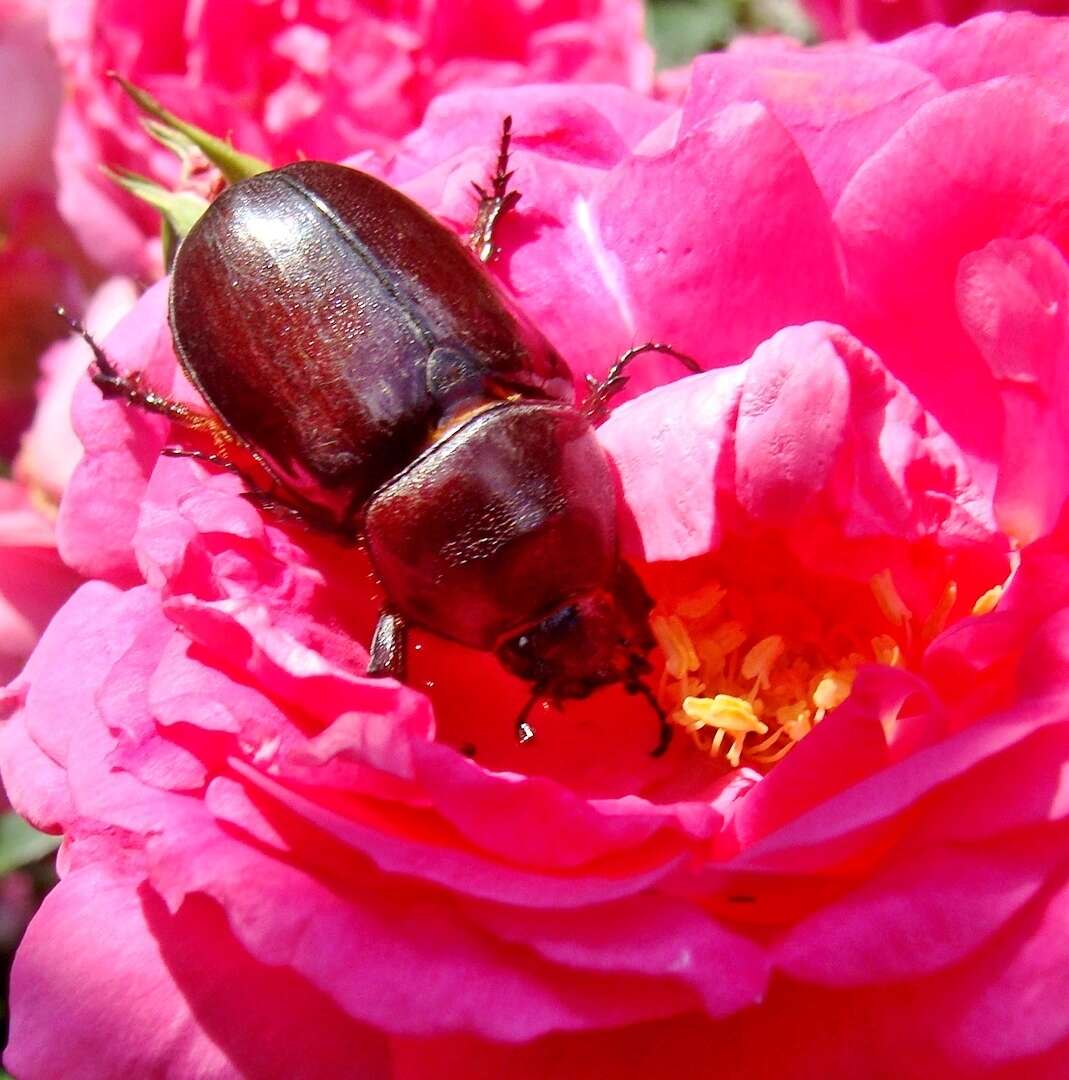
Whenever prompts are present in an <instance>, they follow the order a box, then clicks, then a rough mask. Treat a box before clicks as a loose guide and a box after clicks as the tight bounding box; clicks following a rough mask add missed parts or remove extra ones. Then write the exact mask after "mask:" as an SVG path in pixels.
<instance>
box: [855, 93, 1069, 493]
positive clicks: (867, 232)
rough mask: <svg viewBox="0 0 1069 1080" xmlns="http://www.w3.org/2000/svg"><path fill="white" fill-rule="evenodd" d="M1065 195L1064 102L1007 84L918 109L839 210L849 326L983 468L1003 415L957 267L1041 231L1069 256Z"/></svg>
mask: <svg viewBox="0 0 1069 1080" xmlns="http://www.w3.org/2000/svg"><path fill="white" fill-rule="evenodd" d="M962 131H968V132H969V138H968V140H966V141H965V142H962V141H961V139H960V137H959V136H960V133H961V132H962ZM1067 191H1069V119H1067V117H1066V112H1065V107H1064V103H1063V102H1062V101H1061V100H1060V99H1058V98H1054V97H1051V96H1049V94H1048V92H1047V91H1046V90H1044V89H1042V88H1040V86H1039V85H1038V84H1037V83H1036V82H1033V81H1030V80H1027V79H1022V80H1001V81H995V82H990V83H984V84H982V85H979V86H973V87H969V88H968V89H964V90H959V91H956V92H953V93H950V94H947V95H945V96H944V97H942V98H940V99H939V100H938V101H935V102H932V103H930V104H928V105H926V106H924V107H922V108H921V109H920V110H918V111H917V112H916V113H915V114H914V115H913V117H912V118H911V119H910V120H909V121H908V122H907V123H906V125H905V126H904V127H903V128H902V129H901V131H899V132H898V133H897V134H896V135H895V136H893V137H892V138H891V139H890V140H889V141H888V142H887V143H886V144H885V145H884V146H883V147H882V148H881V149H880V150H878V151H877V152H876V153H875V154H873V156H872V157H870V158H869V159H868V161H867V162H865V164H864V165H863V166H862V167H861V168H860V169H859V170H858V172H857V173H856V175H855V176H854V178H853V180H852V181H851V182H850V184H849V185H848V186H847V188H846V190H845V191H844V192H843V196H842V198H841V199H840V201H839V205H838V207H837V208H836V211H835V219H836V223H837V224H838V226H839V229H840V232H841V234H842V237H843V244H844V250H845V253H846V258H847V263H848V267H849V272H850V277H851V284H852V289H853V292H854V301H855V304H856V306H857V315H855V317H854V318H853V319H852V320H851V328H852V329H853V330H854V332H855V333H857V334H859V335H860V336H861V337H862V338H863V340H865V341H866V342H867V343H868V344H869V345H871V346H872V347H873V348H874V349H875V350H876V351H877V352H878V353H879V354H880V356H881V357H882V358H883V360H884V361H885V362H886V364H887V365H888V367H889V368H890V369H891V371H892V372H893V373H894V374H895V375H896V376H897V377H898V378H899V379H901V380H902V381H903V382H904V383H905V384H906V385H907V386H909V387H910V389H911V390H912V391H913V393H914V394H916V396H917V397H918V398H919V400H920V401H921V403H922V404H923V405H924V407H925V408H927V409H928V410H930V411H931V412H932V413H933V414H934V415H935V417H936V418H937V419H938V420H939V422H940V423H941V424H942V426H943V427H944V428H945V429H946V430H947V432H948V433H949V434H950V435H951V436H952V437H953V438H954V439H955V440H956V441H957V442H958V443H959V444H960V445H961V446H962V447H963V448H964V449H965V450H966V451H969V452H972V453H973V454H976V455H977V456H978V457H980V458H982V459H983V460H984V461H987V462H991V461H993V460H994V459H995V457H996V456H997V447H998V437H999V432H1000V430H1001V425H1000V419H1001V408H1000V403H999V400H998V395H997V391H996V388H995V385H994V382H993V380H992V379H991V378H990V376H989V374H988V372H987V368H986V365H985V364H984V363H983V361H982V360H981V358H980V357H979V355H978V354H977V351H976V349H975V347H974V346H973V345H972V343H971V342H969V341H968V340H967V338H966V337H965V334H964V332H963V330H962V328H961V326H960V324H959V323H958V320H957V315H956V311H955V306H954V286H955V275H956V273H957V269H958V264H959V262H960V261H961V259H962V258H963V257H964V256H965V255H967V254H969V253H970V252H973V251H977V250H979V249H981V248H982V247H984V245H985V244H987V243H988V242H989V241H990V240H992V239H995V238H997V237H1000V236H1022V235H1029V234H1031V233H1037V234H1040V235H1043V236H1046V237H1047V238H1048V239H1049V240H1051V241H1052V242H1053V243H1055V244H1057V245H1060V246H1061V247H1063V248H1064V247H1065V246H1066V244H1069V197H1067V195H1066V192H1067ZM982 479H983V481H984V482H985V483H988V482H990V481H989V479H988V478H987V477H983V478H982Z"/></svg>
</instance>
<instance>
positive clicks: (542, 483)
mask: <svg viewBox="0 0 1069 1080" xmlns="http://www.w3.org/2000/svg"><path fill="white" fill-rule="evenodd" d="M510 137H511V136H510V121H509V120H508V119H506V121H505V123H504V125H503V129H502V136H501V144H500V149H499V153H498V158H497V165H496V170H495V173H494V176H493V181H492V185H491V187H490V189H489V190H488V191H487V190H483V189H482V188H481V187H477V190H478V192H479V196H480V202H479V211H478V214H477V217H476V222H475V227H474V228H473V230H472V234H471V237H470V238H469V242H468V244H467V245H465V244H464V243H463V242H462V241H461V239H460V238H459V237H457V236H456V235H455V234H454V233H453V232H452V231H451V230H449V229H448V228H446V227H445V226H444V225H442V224H441V223H440V222H438V221H437V220H436V219H435V218H434V217H433V216H432V215H430V214H429V213H427V212H426V211H425V210H423V209H422V208H421V207H419V206H418V205H417V204H415V203H414V202H412V201H411V200H410V199H408V198H407V197H406V196H404V195H402V194H401V193H400V192H398V191H396V190H395V189H393V188H391V187H389V186H388V185H387V184H385V183H384V182H382V181H381V180H378V179H376V178H375V177H372V176H370V175H367V174H365V173H362V172H359V171H357V170H355V169H351V168H348V167H346V166H342V165H336V164H331V163H327V162H318V161H300V162H296V163H293V164H290V165H286V166H284V167H282V168H280V169H277V170H274V171H271V172H264V173H260V174H258V175H256V176H252V177H249V178H248V179H244V180H241V181H239V182H237V183H235V184H233V185H232V186H230V187H228V188H226V189H224V190H223V191H222V192H221V193H220V194H219V195H218V196H217V198H216V199H215V200H214V201H213V202H212V204H211V205H210V206H209V207H208V209H207V210H206V211H205V213H204V214H203V216H202V217H201V218H200V219H199V220H198V221H197V223H196V224H195V225H194V226H193V228H192V229H191V230H190V232H189V233H188V235H187V236H186V237H185V239H184V240H183V241H182V243H181V246H180V247H179V249H178V252H177V255H176V257H175V260H174V264H173V267H172V277H171V287H170V325H171V331H172V335H173V338H174V345H175V351H176V353H177V356H178V359H179V361H180V363H181V365H182V368H183V370H184V371H185V373H186V375H187V376H188V377H189V379H190V381H191V382H192V383H193V385H194V386H195V387H196V388H197V390H198V391H199V392H200V394H201V396H202V397H203V398H204V401H205V402H206V403H207V405H208V407H209V408H210V410H211V415H210V416H205V415H203V414H199V413H196V412H193V411H192V410H190V409H188V408H187V407H186V406H184V405H181V404H179V403H177V402H172V401H168V400H167V399H165V398H163V397H161V396H159V395H157V394H155V393H154V392H152V391H150V390H146V389H145V388H144V387H143V386H142V384H141V382H140V379H139V378H138V376H136V375H125V374H122V373H120V372H119V371H118V370H117V369H116V367H115V366H114V365H113V364H112V363H111V362H110V361H109V360H108V359H107V357H106V356H105V355H104V354H103V352H102V351H101V350H100V349H99V348H98V347H97V346H96V345H95V343H93V342H92V341H90V345H91V346H92V347H93V349H94V355H95V361H94V366H93V369H92V378H93V381H94V382H95V383H96V385H97V386H98V387H99V388H100V389H101V391H102V392H103V393H104V394H105V395H106V396H112V397H121V398H124V399H126V400H127V401H128V402H130V403H131V404H134V405H138V406H140V407H142V408H147V409H150V410H152V411H155V412H160V413H164V414H165V415H167V416H169V417H170V418H171V419H172V420H175V421H177V422H178V423H179V424H183V425H185V426H186V427H187V428H194V429H197V428H199V429H204V430H206V431H207V433H208V434H209V436H210V437H211V438H212V439H213V441H214V443H215V446H216V450H217V452H216V453H213V454H208V453H204V452H201V451H196V450H189V449H182V448H169V449H168V450H167V451H165V452H169V453H172V454H175V455H183V456H190V457H199V458H202V459H204V460H207V461H209V462H212V463H215V464H218V465H221V466H223V467H224V468H229V469H232V470H233V471H235V472H238V473H239V474H240V475H242V477H243V478H244V480H245V483H246V486H247V487H248V488H249V490H248V491H247V492H246V497H248V498H250V499H251V500H252V501H254V502H255V503H257V504H258V505H260V506H261V507H263V508H265V509H266V510H270V511H273V512H275V513H278V514H280V515H282V516H287V515H288V516H293V517H297V518H301V519H302V520H304V521H306V522H308V523H310V524H312V525H313V526H316V527H320V528H323V529H326V530H328V531H331V532H334V533H335V534H337V535H341V536H344V537H348V538H350V539H353V540H356V541H358V542H360V543H362V544H363V545H364V547H365V548H366V550H367V552H368V555H369V557H370V560H371V564H372V567H373V569H374V571H375V573H376V575H377V576H378V579H379V581H380V583H381V585H382V589H383V592H384V594H385V597H386V607H385V609H384V610H383V612H382V614H381V616H380V618H379V620H378V623H377V625H376V628H375V632H374V634H373V637H372V642H371V648H370V661H369V666H368V672H369V674H372V675H391V676H395V677H397V678H403V676H404V660H405V637H406V628H407V626H408V625H409V624H415V625H418V626H421V627H423V628H425V629H427V630H430V631H432V632H433V633H435V634H438V635H440V636H441V637H444V638H448V639H451V640H453V641H457V642H460V643H461V644H464V645H468V646H472V647H474V648H476V649H482V650H489V651H492V652H494V653H495V654H496V656H497V657H498V658H499V660H500V661H501V663H502V664H503V665H504V667H505V668H506V669H507V670H508V671H510V672H512V673H513V674H515V675H517V676H519V677H520V678H522V679H525V680H527V681H528V682H529V683H530V684H531V686H532V693H531V697H530V699H529V701H528V704H527V706H526V707H525V708H524V710H523V712H522V713H521V715H520V717H519V719H518V720H517V722H516V725H517V734H518V736H519V738H520V740H521V742H523V741H527V740H528V739H530V738H531V737H533V735H534V729H533V728H532V727H531V725H530V724H529V723H528V722H527V714H528V712H529V710H530V707H531V706H532V705H533V704H534V703H535V702H536V701H537V700H539V699H540V698H541V697H543V696H548V697H549V698H551V699H552V700H554V701H556V702H558V703H559V702H561V701H563V700H565V699H570V698H583V697H586V696H587V695H589V694H590V693H592V692H593V691H594V690H596V689H597V688H599V687H601V686H604V685H606V684H609V683H614V682H620V683H622V684H623V685H624V686H625V687H626V689H627V690H629V691H630V692H632V693H638V694H641V695H643V696H644V697H645V698H646V699H647V701H649V703H650V704H651V706H652V707H653V708H654V710H655V711H656V712H657V715H658V718H659V720H660V724H661V735H660V739H659V742H658V744H657V746H656V748H655V750H654V753H662V752H663V751H664V749H665V748H666V746H667V744H668V739H669V736H670V731H671V729H670V727H669V726H668V724H667V720H666V718H665V716H664V713H663V711H662V710H661V709H660V707H659V705H658V704H657V701H656V698H655V696H654V694H653V693H652V691H651V690H650V688H649V687H648V686H647V685H646V684H645V683H644V682H643V681H642V676H643V675H644V674H646V673H647V672H648V670H649V662H648V660H647V654H648V653H649V651H650V650H651V649H652V647H653V639H652V636H651V633H650V629H649V624H648V618H649V614H650V611H651V608H652V604H651V601H650V598H649V596H648V595H647V593H646V591H645V589H644V588H643V586H642V584H641V582H640V581H639V579H638V577H637V575H636V574H635V572H634V571H633V570H632V569H631V568H630V567H629V566H628V565H627V563H626V562H624V561H623V560H622V559H621V557H620V555H619V551H618V538H617V520H616V519H617V505H616V492H615V486H614V482H613V476H612V472H611V467H610V464H609V461H608V458H607V456H606V454H605V452H604V450H602V448H601V446H600V445H599V443H598V441H597V438H596V436H595V433H594V424H595V422H596V421H597V420H598V419H600V418H601V416H602V415H604V413H605V411H606V410H607V405H608V402H609V400H610V399H611V398H612V396H613V395H614V394H615V393H616V392H617V391H619V390H620V389H621V388H622V386H623V385H624V383H625V382H626V379H627V376H626V375H625V374H624V370H625V368H626V366H627V364H628V363H629V362H630V361H631V360H632V359H634V357H636V356H638V355H639V354H641V353H644V352H650V351H657V352H662V353H668V354H671V355H673V356H676V357H678V358H679V359H680V360H681V361H682V362H683V363H684V364H686V366H688V367H689V368H691V369H692V370H700V369H698V368H697V365H696V364H695V363H694V361H693V360H691V359H690V358H689V357H686V356H684V355H683V354H681V353H678V352H676V351H675V350H674V349H672V348H671V347H670V346H667V345H661V344H657V343H653V342H650V343H647V344H646V345H642V346H638V347H636V348H632V349H630V350H628V351H627V352H626V353H624V354H623V356H621V357H620V358H619V359H618V360H617V361H616V363H615V364H614V365H613V366H612V367H611V369H610V371H609V373H608V375H607V377H606V378H605V379H604V380H601V381H598V380H594V379H592V378H590V379H588V383H589V391H590V393H589V396H588V398H587V400H586V401H585V402H584V403H583V404H582V405H581V406H580V405H577V404H576V401H575V390H574V383H573V379H572V375H571V372H570V371H569V369H568V366H567V364H566V363H565V361H564V360H563V359H562V358H561V356H560V355H559V354H558V353H557V351H556V350H555V349H554V348H553V346H552V345H550V344H549V342H548V341H547V340H546V339H545V338H544V337H543V336H542V334H541V333H540V332H539V331H538V330H537V329H536V328H535V327H534V326H533V325H532V324H531V323H530V322H529V321H528V319H527V318H526V317H525V316H524V315H523V314H522V312H521V311H520V310H519V309H518V308H517V307H516V306H515V305H514V304H513V302H512V301H511V300H510V299H509V298H508V296H507V295H506V294H505V293H504V292H503V290H502V289H501V288H500V287H499V286H497V284H496V283H495V282H494V280H493V279H492V278H491V276H490V275H489V273H488V272H487V271H486V269H485V263H486V262H487V261H488V260H489V259H490V258H491V257H492V256H493V255H494V253H495V250H496V248H495V243H494V230H495V227H496V225H497V223H498V222H499V220H500V218H501V216H502V215H503V214H504V213H505V212H506V211H507V210H509V209H510V208H511V207H512V206H513V205H514V204H515V202H516V200H517V199H518V198H519V196H518V194H517V193H516V192H514V191H510V190H509V189H508V182H509V179H510V178H511V173H510V172H509V171H508V160H509V142H510ZM235 446H240V447H241V448H242V449H243V451H244V452H246V453H247V454H249V455H251V456H252V458H253V459H254V460H255V461H256V462H257V463H258V465H259V467H260V468H261V469H262V471H263V473H264V474H265V475H266V476H267V477H268V478H269V481H270V483H269V485H268V486H267V487H264V486H262V485H260V484H258V483H257V482H256V481H255V480H254V479H253V478H251V477H250V476H249V475H248V473H247V471H246V470H244V469H243V468H242V467H241V466H239V465H238V464H236V463H235V461H234V460H232V455H231V453H230V451H231V450H232V449H233V448H234V447H235Z"/></svg>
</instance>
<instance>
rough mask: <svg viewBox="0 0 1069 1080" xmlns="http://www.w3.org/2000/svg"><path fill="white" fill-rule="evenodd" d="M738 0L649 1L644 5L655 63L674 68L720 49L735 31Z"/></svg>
mask: <svg viewBox="0 0 1069 1080" xmlns="http://www.w3.org/2000/svg"><path fill="white" fill-rule="evenodd" d="M741 6H742V3H741V0H652V2H651V3H650V4H649V5H648V7H647V18H648V21H649V28H650V38H651V39H652V41H653V47H654V50H655V51H656V53H657V66H658V67H660V68H666V67H677V66H678V65H680V64H685V63H687V62H688V61H689V60H692V59H693V58H694V57H695V56H697V55H698V53H701V52H707V51H708V50H710V49H719V48H723V47H724V45H726V44H727V42H729V41H730V40H731V39H732V37H734V36H735V34H736V33H737V32H738V23H739V16H740V8H741Z"/></svg>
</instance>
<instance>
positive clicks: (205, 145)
mask: <svg viewBox="0 0 1069 1080" xmlns="http://www.w3.org/2000/svg"><path fill="white" fill-rule="evenodd" d="M111 77H112V78H113V79H114V80H115V81H116V82H117V83H118V84H119V85H120V86H121V87H122V88H123V89H124V90H125V91H126V93H127V94H129V95H130V98H131V99H132V100H133V102H134V104H135V105H137V107H138V108H139V109H140V110H141V111H142V112H144V113H146V114H147V115H148V116H151V117H152V118H153V119H154V120H157V121H158V122H159V123H160V124H162V125H164V126H165V127H167V128H170V129H171V130H172V131H175V132H177V133H178V134H179V135H183V136H185V138H187V139H188V140H189V141H190V142H191V143H193V145H194V146H196V147H197V149H199V150H200V152H201V153H202V154H204V156H205V157H206V158H207V159H208V160H209V161H210V162H211V163H212V164H213V165H214V166H215V167H216V168H217V169H218V170H219V171H220V172H221V173H222V174H223V176H224V177H225V178H226V179H227V180H228V181H229V182H230V183H231V184H234V183H237V181H238V180H245V179H247V178H248V177H250V176H255V175H256V174H257V173H262V172H267V171H268V170H269V169H270V168H271V166H270V165H268V164H267V162H266V161H261V160H260V159H259V158H254V157H252V156H251V155H249V154H242V153H241V152H240V151H238V150H235V149H234V148H233V147H232V146H231V145H230V144H229V143H228V142H224V141H223V140H222V139H217V138H216V137H215V136H214V135H209V134H208V133H207V132H206V131H204V130H202V129H201V128H199V127H196V126H195V125H194V124H187V123H186V122H185V120H180V119H179V118H178V117H177V116H175V115H174V113H171V112H168V111H167V110H166V109H165V108H164V107H163V106H162V105H161V104H160V103H159V102H158V101H157V100H156V99H155V98H154V97H153V96H152V95H151V94H148V93H146V92H145V91H144V90H141V89H139V88H138V87H136V86H134V84H133V83H131V82H127V80H126V79H124V78H123V77H122V76H121V75H118V74H116V73H115V72H114V71H113V72H111ZM157 138H158V136H157Z"/></svg>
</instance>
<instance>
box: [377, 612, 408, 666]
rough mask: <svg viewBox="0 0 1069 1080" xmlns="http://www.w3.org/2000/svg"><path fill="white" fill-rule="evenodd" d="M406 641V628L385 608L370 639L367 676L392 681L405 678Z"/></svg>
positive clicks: (395, 615) (403, 623) (394, 613)
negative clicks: (387, 677)
mask: <svg viewBox="0 0 1069 1080" xmlns="http://www.w3.org/2000/svg"><path fill="white" fill-rule="evenodd" d="M407 641H408V626H407V625H406V623H405V621H404V619H403V618H402V617H401V616H400V615H398V614H397V612H396V611H390V609H389V608H386V609H385V610H384V611H383V612H382V613H381V614H380V615H379V621H378V622H377V623H376V624H375V633H374V634H373V635H372V637H371V656H370V658H369V659H368V664H367V673H368V674H369V675H379V676H389V677H390V678H393V679H398V680H401V679H404V677H405V646H406V644H407Z"/></svg>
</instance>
